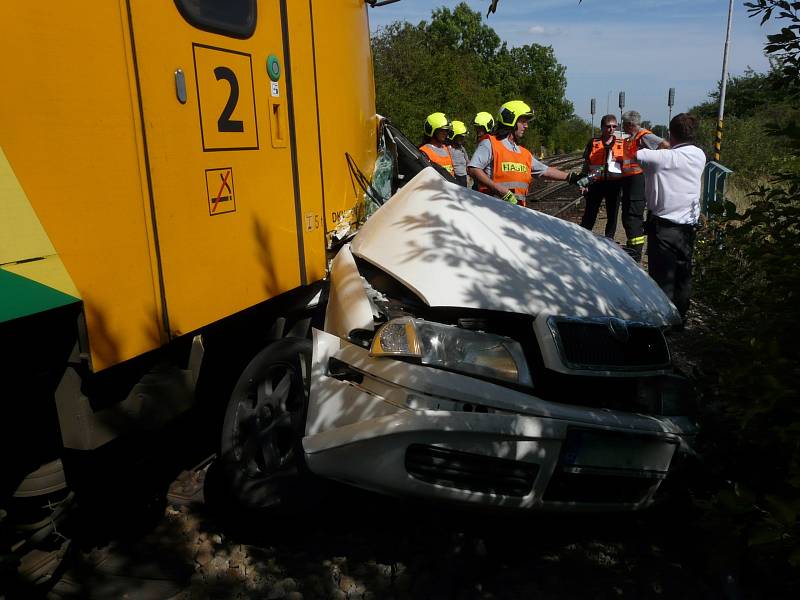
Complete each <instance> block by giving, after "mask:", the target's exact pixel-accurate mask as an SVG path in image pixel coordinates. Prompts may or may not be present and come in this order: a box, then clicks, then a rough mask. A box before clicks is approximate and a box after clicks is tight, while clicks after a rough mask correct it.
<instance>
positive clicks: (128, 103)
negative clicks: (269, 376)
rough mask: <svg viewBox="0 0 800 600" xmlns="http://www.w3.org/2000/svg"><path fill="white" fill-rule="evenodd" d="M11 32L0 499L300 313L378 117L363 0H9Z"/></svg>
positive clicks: (2, 120)
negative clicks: (76, 1)
mask: <svg viewBox="0 0 800 600" xmlns="http://www.w3.org/2000/svg"><path fill="white" fill-rule="evenodd" d="M0 28H2V32H1V34H0V57H2V58H1V59H0V60H2V73H3V77H4V79H5V85H4V86H3V87H4V92H3V93H2V94H0V344H2V346H3V353H4V354H5V355H6V356H8V358H7V359H5V360H4V361H3V366H2V370H3V377H2V380H1V381H0V386H2V387H0V395H1V396H2V397H3V403H2V404H3V406H2V407H0V411H2V416H1V417H0V422H2V427H3V431H2V434H3V435H2V437H3V440H4V445H7V446H8V447H6V448H4V449H3V450H4V455H3V469H2V481H1V482H0V483H1V484H2V488H1V491H2V495H0V507H2V506H5V505H8V506H12V505H15V503H18V502H22V501H23V500H30V499H34V500H35V499H37V498H45V497H48V495H52V494H54V493H57V492H59V493H61V494H62V495H63V494H66V491H65V490H66V489H67V488H66V484H65V483H64V477H63V474H62V472H61V468H62V466H61V465H62V463H61V461H60V460H59V459H60V458H61V456H62V447H63V448H66V449H68V450H71V451H76V452H78V453H84V454H85V453H86V452H91V451H94V450H95V449H97V448H100V447H103V446H105V445H106V444H107V443H108V442H110V441H112V440H114V439H115V438H118V437H120V435H121V434H122V433H126V432H128V431H131V430H133V431H141V430H154V429H158V428H160V427H161V426H163V425H164V424H166V423H167V422H169V421H170V420H171V419H172V418H173V417H174V416H176V415H177V414H179V413H181V412H182V411H184V410H185V409H186V408H188V407H189V406H191V405H192V404H193V402H194V399H193V391H194V387H195V383H196V382H197V379H198V377H201V378H202V377H205V378H206V379H207V380H209V381H213V380H214V378H215V377H216V376H217V375H219V378H220V379H221V380H222V379H224V378H225V376H226V371H225V369H226V368H228V367H229V366H230V364H231V362H235V361H231V360H229V359H230V355H231V354H232V353H235V352H240V351H241V348H248V349H249V350H252V351H253V352H255V351H257V350H258V349H259V344H261V343H263V338H264V336H265V334H266V330H267V328H268V325H266V324H265V323H268V322H269V321H271V320H274V318H275V317H277V316H282V315H286V314H291V313H294V312H297V311H298V310H302V308H303V307H304V306H305V305H306V304H307V302H308V298H309V297H311V296H313V294H314V293H315V291H316V288H315V284H316V283H318V282H319V281H320V280H321V279H323V278H324V276H325V274H326V260H327V257H326V251H327V249H328V248H329V246H330V243H331V238H332V236H333V232H334V231H336V230H337V229H338V230H339V231H342V230H346V229H348V228H350V227H353V226H354V225H355V223H356V218H357V213H358V210H359V207H360V204H361V202H362V194H361V190H360V189H359V188H358V187H357V186H355V185H354V184H353V181H354V180H353V176H352V174H351V171H350V167H349V166H348V160H347V157H346V155H347V154H349V155H350V156H351V157H352V159H354V162H355V164H356V165H357V166H358V168H360V169H361V170H362V171H363V172H365V173H370V172H371V170H372V167H373V164H374V159H375V153H376V151H375V148H376V139H375V138H376V126H377V122H376V117H375V105H374V85H373V80H372V67H371V57H370V48H369V27H368V22H367V7H366V5H365V4H364V2H363V1H362V0H341V1H331V0H308V1H305V0H304V1H295V0H263V1H259V2H256V1H255V0H230V1H228V2H216V1H213V0H199V1H198V0H192V1H189V0H175V1H174V2H173V1H170V0H161V1H158V2H155V1H152V0H116V1H115V0H112V1H107V0H102V1H101V0H94V1H91V2H85V3H81V4H80V5H71V4H64V3H4V4H3V7H2V9H0ZM253 323H255V324H256V325H255V326H253V325H252V324H253ZM206 332H211V333H213V335H211V336H210V337H211V338H212V339H213V343H212V345H211V346H209V341H208V339H205V340H204V339H203V338H201V337H200V336H198V335H197V334H201V333H206ZM200 365H202V368H201V367H200ZM203 373H205V375H204V374H203ZM227 376H228V377H229V375H227ZM212 387H213V386H212ZM223 388H224V385H222V383H219V382H218V385H217V386H216V388H215V389H219V390H222V391H224V390H223ZM228 392H229V390H228ZM165 398H168V399H169V400H165ZM223 404H224V399H223ZM67 471H68V472H67V475H68V476H67V479H69V469H67ZM43 473H45V474H50V475H52V477H49V478H48V477H45V479H46V480H47V483H42V481H43V480H42V478H41V477H40V476H41V475H42V474H43Z"/></svg>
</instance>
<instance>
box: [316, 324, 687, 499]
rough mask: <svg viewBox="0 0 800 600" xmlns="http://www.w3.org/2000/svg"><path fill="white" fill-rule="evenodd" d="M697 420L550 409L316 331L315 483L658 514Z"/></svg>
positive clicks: (518, 394)
mask: <svg viewBox="0 0 800 600" xmlns="http://www.w3.org/2000/svg"><path fill="white" fill-rule="evenodd" d="M693 434H694V428H693V425H692V423H691V421H690V420H689V419H686V418H667V417H657V416H649V415H639V414H633V413H623V412H619V411H611V410H598V409H589V408H584V407H579V406H574V405H567V404H560V403H555V402H547V401H544V400H541V399H538V398H536V397H535V396H532V395H530V394H525V393H522V392H518V391H515V390H511V389H508V388H505V387H502V386H499V385H495V384H492V383H488V382H485V381H480V380H476V379H474V378H472V377H469V376H465V375H460V374H457V373H449V372H444V371H440V370H436V369H431V368H428V367H423V366H420V365H414V364H409V363H405V362H400V361H395V360H392V359H386V358H373V357H370V356H369V353H368V351H367V350H366V349H364V348H361V347H359V346H355V345H353V344H350V343H348V342H346V341H344V340H341V339H340V338H338V337H336V336H332V335H330V334H327V333H325V332H322V331H317V330H315V331H314V357H313V361H312V372H311V388H310V400H309V411H308V419H307V423H306V436H305V437H304V439H303V448H304V451H305V458H306V461H307V464H308V466H309V468H310V469H311V471H312V472H314V473H317V474H319V475H321V476H325V477H329V478H332V479H336V480H339V481H343V482H346V483H350V484H353V485H356V486H358V487H362V488H366V489H371V490H375V491H379V492H382V493H389V494H396V495H409V496H417V497H422V498H435V499H442V500H449V501H454V502H459V503H466V504H477V505H485V506H496V507H507V508H526V509H548V510H566V511H604V510H635V509H638V508H641V507H644V506H646V505H647V504H649V503H650V502H651V501H652V499H653V496H654V494H655V493H656V491H657V489H658V487H659V484H660V483H661V481H662V480H663V479H664V478H665V477H666V474H667V472H668V470H669V465H670V463H671V461H672V458H673V456H674V455H675V453H676V452H677V451H678V450H679V448H680V446H681V445H682V444H684V443H685V441H686V438H687V437H689V436H691V435H693Z"/></svg>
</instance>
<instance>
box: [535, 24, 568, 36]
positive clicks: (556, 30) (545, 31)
mask: <svg viewBox="0 0 800 600" xmlns="http://www.w3.org/2000/svg"><path fill="white" fill-rule="evenodd" d="M563 32H564V30H563V29H561V28H560V27H545V26H544V25H531V26H530V27H528V33H532V34H533V35H540V36H542V37H550V36H554V35H561V34H562V33H563Z"/></svg>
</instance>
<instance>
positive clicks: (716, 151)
mask: <svg viewBox="0 0 800 600" xmlns="http://www.w3.org/2000/svg"><path fill="white" fill-rule="evenodd" d="M732 22H733V0H729V1H728V29H727V30H726V32H725V49H724V51H723V53H722V81H721V82H720V86H719V113H718V115H717V136H716V138H715V139H714V161H715V162H719V151H720V147H721V146H722V119H723V117H724V116H725V89H726V87H727V84H728V53H729V51H730V42H731V23H732Z"/></svg>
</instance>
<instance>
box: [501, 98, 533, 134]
mask: <svg viewBox="0 0 800 600" xmlns="http://www.w3.org/2000/svg"><path fill="white" fill-rule="evenodd" d="M520 117H527V118H528V119H532V118H533V109H532V108H531V107H530V106H528V105H527V104H525V103H524V102H523V101H522V100H511V101H510V102H506V103H505V104H503V106H501V107H500V112H498V113H497V120H498V121H500V123H501V124H502V125H505V126H506V127H514V125H516V124H517V120H518V119H519V118H520Z"/></svg>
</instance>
